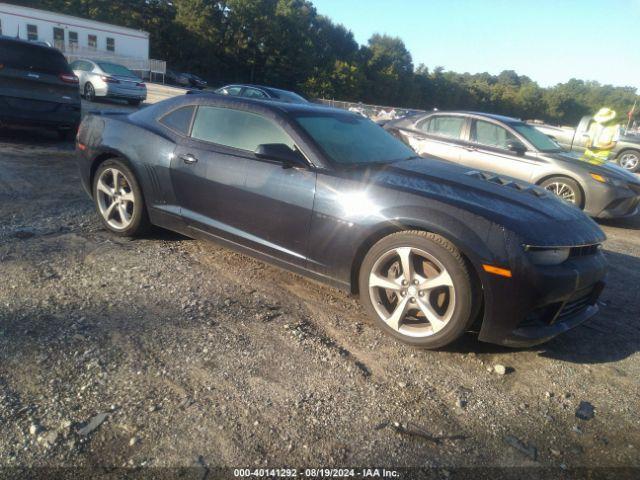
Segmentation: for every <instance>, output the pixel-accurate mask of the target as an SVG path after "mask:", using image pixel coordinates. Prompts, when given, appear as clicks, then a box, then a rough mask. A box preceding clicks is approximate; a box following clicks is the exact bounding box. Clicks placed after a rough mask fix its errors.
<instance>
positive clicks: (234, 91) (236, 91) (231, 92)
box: [216, 87, 242, 96]
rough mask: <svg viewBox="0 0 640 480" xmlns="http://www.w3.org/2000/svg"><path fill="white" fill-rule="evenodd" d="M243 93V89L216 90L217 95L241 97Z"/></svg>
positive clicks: (223, 88)
mask: <svg viewBox="0 0 640 480" xmlns="http://www.w3.org/2000/svg"><path fill="white" fill-rule="evenodd" d="M241 91H242V87H222V88H220V89H218V90H216V93H219V94H220V95H232V96H236V95H240V92H241Z"/></svg>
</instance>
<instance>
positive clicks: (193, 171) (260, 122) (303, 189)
mask: <svg viewBox="0 0 640 480" xmlns="http://www.w3.org/2000/svg"><path fill="white" fill-rule="evenodd" d="M268 143H286V144H288V145H290V146H294V142H293V140H292V139H291V137H289V136H288V135H287V134H286V133H285V132H284V130H283V129H282V128H281V127H280V126H278V125H277V124H276V123H275V122H274V121H272V120H270V119H268V118H265V117H264V116H262V115H259V114H256V113H252V112H246V111H242V110H235V109H230V108H221V107H214V106H200V107H198V109H197V111H196V113H195V117H194V120H193V126H192V129H191V135H190V137H189V138H187V139H185V140H183V141H182V142H181V143H180V144H179V145H178V146H177V148H176V152H175V155H174V159H173V163H172V178H173V186H174V189H175V191H176V197H177V199H178V202H179V205H180V207H181V212H182V215H183V217H185V219H186V221H187V223H188V224H190V225H191V226H193V227H195V228H198V229H201V230H204V231H206V232H209V233H212V234H214V235H218V236H223V237H225V238H227V239H230V240H232V241H234V242H237V243H240V244H242V245H244V246H248V247H250V248H253V249H255V250H258V251H261V252H263V253H266V254H268V255H270V256H273V257H276V258H280V259H283V260H285V261H287V262H290V263H295V264H298V265H304V264H305V263H306V247H307V237H308V231H309V223H310V221H311V212H312V210H313V200H314V195H315V173H314V172H313V171H311V170H306V169H298V168H284V165H283V164H282V163H279V162H275V161H268V160H264V159H258V158H257V157H256V156H255V154H254V153H253V152H254V151H255V150H256V148H257V147H258V145H261V144H268Z"/></svg>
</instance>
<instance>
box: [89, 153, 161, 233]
mask: <svg viewBox="0 0 640 480" xmlns="http://www.w3.org/2000/svg"><path fill="white" fill-rule="evenodd" d="M93 198H94V201H95V204H96V210H97V211H98V213H99V214H100V219H101V220H102V223H103V224H104V226H105V227H107V229H109V230H110V231H111V232H113V233H115V234H117V235H121V236H126V237H134V236H139V235H142V234H144V233H146V232H147V231H148V229H149V226H150V223H149V217H148V215H147V209H146V207H145V204H144V198H143V196H142V190H141V189H140V185H138V181H137V180H136V177H135V175H134V174H133V172H132V171H131V170H130V169H129V167H127V165H126V164H125V163H124V162H123V161H122V160H120V159H117V158H113V159H110V160H107V161H105V162H104V163H102V164H101V165H100V167H98V171H97V172H96V175H95V178H94V181H93Z"/></svg>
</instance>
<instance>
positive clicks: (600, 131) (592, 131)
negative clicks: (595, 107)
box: [584, 108, 620, 163]
mask: <svg viewBox="0 0 640 480" xmlns="http://www.w3.org/2000/svg"><path fill="white" fill-rule="evenodd" d="M593 120H594V121H593V123H592V124H591V126H590V127H589V131H588V132H587V134H588V136H589V140H587V145H586V147H587V150H586V151H585V152H584V156H585V158H586V159H587V160H588V161H590V162H594V163H605V162H606V161H607V160H609V157H610V155H611V151H612V150H613V149H614V147H615V146H616V143H617V142H618V140H620V125H619V124H618V122H616V112H615V110H611V109H610V108H601V109H600V110H599V111H598V113H596V114H595V115H594V116H593Z"/></svg>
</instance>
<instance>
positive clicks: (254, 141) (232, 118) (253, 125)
mask: <svg viewBox="0 0 640 480" xmlns="http://www.w3.org/2000/svg"><path fill="white" fill-rule="evenodd" d="M191 136H192V137H193V138H195V139H198V140H203V141H205V142H210V143H216V144H218V145H224V146H227V147H231V148H237V149H238V150H245V151H248V152H254V151H255V150H256V149H257V148H258V145H263V144H268V143H283V144H285V145H287V146H288V147H289V148H291V149H292V150H293V149H294V147H295V143H294V141H293V139H292V138H291V137H290V136H289V135H288V134H287V133H286V132H285V131H284V130H283V129H282V128H281V127H280V126H279V125H276V124H275V123H274V122H272V121H271V120H269V119H267V118H265V117H263V116H261V115H257V114H255V113H250V112H245V111H242V110H233V109H230V108H220V107H208V106H202V107H198V110H197V112H196V117H195V119H194V121H193V127H192V130H191Z"/></svg>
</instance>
